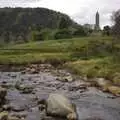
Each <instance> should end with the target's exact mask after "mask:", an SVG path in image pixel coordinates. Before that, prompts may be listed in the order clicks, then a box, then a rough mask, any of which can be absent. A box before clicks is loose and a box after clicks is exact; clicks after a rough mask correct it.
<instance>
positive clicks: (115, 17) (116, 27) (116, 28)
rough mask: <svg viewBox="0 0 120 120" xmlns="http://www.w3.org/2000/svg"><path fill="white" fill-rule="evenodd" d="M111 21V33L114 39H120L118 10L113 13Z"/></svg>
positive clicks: (119, 14) (119, 15)
mask: <svg viewBox="0 0 120 120" xmlns="http://www.w3.org/2000/svg"><path fill="white" fill-rule="evenodd" d="M112 20H113V22H114V25H113V28H112V33H113V35H114V36H115V37H116V38H120V9H119V10H118V11H116V12H114V13H113V15H112Z"/></svg>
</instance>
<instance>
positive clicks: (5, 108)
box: [2, 105, 11, 111]
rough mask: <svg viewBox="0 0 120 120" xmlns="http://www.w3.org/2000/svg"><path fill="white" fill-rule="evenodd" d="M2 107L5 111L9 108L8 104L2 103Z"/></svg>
mask: <svg viewBox="0 0 120 120" xmlns="http://www.w3.org/2000/svg"><path fill="white" fill-rule="evenodd" d="M2 108H3V110H5V111H10V110H11V106H10V105H3V106H2Z"/></svg>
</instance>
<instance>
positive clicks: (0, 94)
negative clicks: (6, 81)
mask: <svg viewBox="0 0 120 120" xmlns="http://www.w3.org/2000/svg"><path fill="white" fill-rule="evenodd" d="M6 94H7V89H5V88H2V87H0V104H3V103H4V102H5V97H6Z"/></svg>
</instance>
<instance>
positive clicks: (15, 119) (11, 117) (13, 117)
mask: <svg viewBox="0 0 120 120" xmlns="http://www.w3.org/2000/svg"><path fill="white" fill-rule="evenodd" d="M8 120H20V118H18V117H15V116H8Z"/></svg>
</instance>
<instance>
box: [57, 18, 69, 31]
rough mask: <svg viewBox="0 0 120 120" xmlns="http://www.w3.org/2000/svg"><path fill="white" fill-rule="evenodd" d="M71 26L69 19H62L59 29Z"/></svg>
mask: <svg viewBox="0 0 120 120" xmlns="http://www.w3.org/2000/svg"><path fill="white" fill-rule="evenodd" d="M69 26H70V22H69V20H68V19H67V17H61V20H60V23H59V29H65V28H68V27H69Z"/></svg>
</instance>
